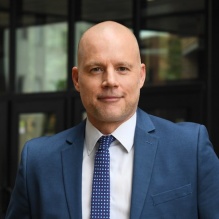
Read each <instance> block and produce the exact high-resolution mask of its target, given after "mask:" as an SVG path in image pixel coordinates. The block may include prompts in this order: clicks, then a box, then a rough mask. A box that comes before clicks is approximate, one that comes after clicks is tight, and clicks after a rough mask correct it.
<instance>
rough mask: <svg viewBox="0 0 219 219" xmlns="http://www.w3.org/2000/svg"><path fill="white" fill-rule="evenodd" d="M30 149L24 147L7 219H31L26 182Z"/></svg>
mask: <svg viewBox="0 0 219 219" xmlns="http://www.w3.org/2000/svg"><path fill="white" fill-rule="evenodd" d="M27 153H28V147H26V146H25V147H24V149H23V152H22V155H21V161H20V165H19V169H18V173H17V177H16V182H15V186H14V189H13V192H12V195H11V199H10V203H9V206H8V210H7V213H6V217H5V219H31V214H30V206H29V201H28V191H27V182H26V180H27V179H26V171H27Z"/></svg>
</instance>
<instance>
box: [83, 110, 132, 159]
mask: <svg viewBox="0 0 219 219" xmlns="http://www.w3.org/2000/svg"><path fill="white" fill-rule="evenodd" d="M135 126H136V113H135V114H134V115H133V116H132V117H131V118H130V119H128V120H127V121H125V122H124V123H122V124H121V125H120V126H119V127H118V128H117V129H116V130H115V131H114V132H113V133H111V134H112V135H113V136H114V137H115V138H116V140H117V141H118V142H119V143H120V144H121V145H122V146H123V147H124V148H125V149H126V150H127V152H129V151H130V150H131V149H132V146H133V144H134V134H135ZM102 135H103V134H102V133H101V132H100V131H99V130H98V129H96V128H95V127H94V126H93V125H92V124H91V123H90V121H89V120H88V119H87V120H86V127H85V145H86V147H87V153H88V155H90V154H91V152H92V151H93V149H94V147H95V145H96V143H97V141H98V140H99V138H100V137H101V136H102Z"/></svg>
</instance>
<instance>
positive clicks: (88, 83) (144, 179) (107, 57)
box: [6, 21, 219, 219]
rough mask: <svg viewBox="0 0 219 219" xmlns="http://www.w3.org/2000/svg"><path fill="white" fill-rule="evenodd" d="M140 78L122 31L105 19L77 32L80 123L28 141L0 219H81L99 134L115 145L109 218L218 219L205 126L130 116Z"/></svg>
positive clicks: (87, 209)
mask: <svg viewBox="0 0 219 219" xmlns="http://www.w3.org/2000/svg"><path fill="white" fill-rule="evenodd" d="M145 76H146V72H145V65H144V64H142V63H141V61H140V53H139V48H138V44H137V41H136V39H135V37H134V35H133V34H132V33H131V31H129V29H127V28H126V27H124V26H122V25H120V24H118V23H115V22H111V21H107V22H102V23H99V24H97V25H95V26H93V27H91V28H90V29H89V30H87V31H86V32H85V33H84V35H83V36H82V38H81V40H80V42H79V47H78V67H74V68H73V69H72V79H73V82H74V86H75V88H76V90H77V91H78V92H80V96H81V100H82V102H83V105H84V107H85V109H86V112H87V119H86V120H85V121H83V122H82V123H81V124H79V125H77V126H75V127H73V128H71V129H69V130H66V131H64V132H61V133H58V134H56V135H54V136H52V137H41V138H38V139H35V140H31V141H29V142H27V144H26V146H25V147H24V150H23V153H22V159H21V164H20V168H19V171H18V175H17V179H16V184H15V188H14V191H13V194H12V197H11V202H10V205H9V208H8V212H7V216H6V218H7V219H11V218H16V219H21V218H22V219H24V218H25V219H28V218H32V219H50V218H51V219H55V218H57V219H61V218H63V219H68V218H72V219H80V218H83V219H88V218H90V215H91V212H92V208H93V187H92V185H93V183H92V180H93V172H95V171H94V168H95V167H94V162H96V158H95V153H96V151H97V149H98V147H99V145H101V143H99V142H98V139H99V138H100V137H101V136H102V135H112V136H113V138H115V140H114V141H113V142H112V143H111V145H110V147H109V152H110V218H111V219H128V218H131V219H154V218H155V219H156V218H162V219H171V218H174V219H175V218H178V219H179V218H181V219H185V218H186V219H195V218H202V219H203V218H207V219H216V218H219V161H218V158H217V156H216V155H215V153H214V151H213V149H212V145H211V143H210V141H209V138H208V134H207V131H206V129H205V127H204V126H202V125H199V124H193V123H179V124H174V123H172V122H169V121H166V120H163V119H161V118H157V117H154V116H151V115H148V114H147V113H145V112H143V111H142V110H140V109H138V108H137V105H138V100H139V95H140V89H141V87H142V86H143V84H144V81H145ZM104 174H105V173H104ZM97 208H102V206H101V204H99V206H97ZM91 218H93V216H91ZM99 218H104V217H99Z"/></svg>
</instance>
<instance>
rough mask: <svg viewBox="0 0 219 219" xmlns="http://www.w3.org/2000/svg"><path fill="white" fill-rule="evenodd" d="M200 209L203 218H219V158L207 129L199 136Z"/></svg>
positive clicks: (202, 129) (201, 129)
mask: <svg viewBox="0 0 219 219" xmlns="http://www.w3.org/2000/svg"><path fill="white" fill-rule="evenodd" d="M197 162H198V210H199V216H200V218H201V219H206V218H208V219H215V218H219V160H218V157H217V155H216V154H215V152H214V149H213V147H212V144H211V142H210V140H209V137H208V133H207V130H206V128H205V127H204V126H200V131H199V136H198V161H197Z"/></svg>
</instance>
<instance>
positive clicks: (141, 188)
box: [130, 109, 158, 219]
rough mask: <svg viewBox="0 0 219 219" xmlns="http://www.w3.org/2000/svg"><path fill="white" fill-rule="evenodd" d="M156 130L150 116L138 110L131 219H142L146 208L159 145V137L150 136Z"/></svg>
mask: <svg viewBox="0 0 219 219" xmlns="http://www.w3.org/2000/svg"><path fill="white" fill-rule="evenodd" d="M154 130H155V127H154V125H153V123H152V121H151V119H150V117H149V115H148V114H146V113H144V112H143V111H141V110H140V109H138V111H137V126H136V130H135V140H134V150H135V153H134V169H133V182H132V198H131V215H130V218H131V219H138V218H140V215H141V212H142V210H143V208H144V203H145V200H146V196H147V192H148V188H149V184H150V180H151V175H152V171H153V166H154V161H155V156H156V151H157V145H158V137H156V136H155V135H151V134H150V133H151V132H153V131H154Z"/></svg>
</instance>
